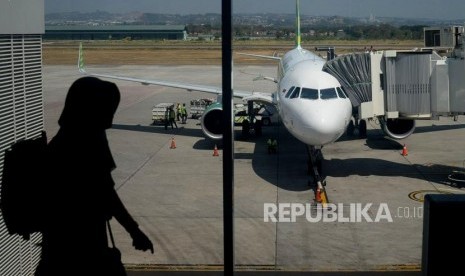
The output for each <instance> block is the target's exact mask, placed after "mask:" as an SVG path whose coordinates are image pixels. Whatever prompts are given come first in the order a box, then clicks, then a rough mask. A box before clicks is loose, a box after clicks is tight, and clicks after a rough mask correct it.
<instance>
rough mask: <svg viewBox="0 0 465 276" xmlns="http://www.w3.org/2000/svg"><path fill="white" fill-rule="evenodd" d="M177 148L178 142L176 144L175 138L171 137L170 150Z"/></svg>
mask: <svg viewBox="0 0 465 276" xmlns="http://www.w3.org/2000/svg"><path fill="white" fill-rule="evenodd" d="M175 148H176V142H174V137H171V146H170V149H175Z"/></svg>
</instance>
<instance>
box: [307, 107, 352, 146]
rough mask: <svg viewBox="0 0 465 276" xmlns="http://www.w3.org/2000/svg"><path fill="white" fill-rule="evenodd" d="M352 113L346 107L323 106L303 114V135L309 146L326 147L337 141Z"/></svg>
mask: <svg viewBox="0 0 465 276" xmlns="http://www.w3.org/2000/svg"><path fill="white" fill-rule="evenodd" d="M349 112H350V111H349V110H348V109H347V108H345V107H344V106H341V107H336V108H335V106H334V105H333V106H324V105H323V106H321V108H318V109H317V108H314V109H313V110H312V112H308V111H306V112H305V111H304V112H303V114H301V116H300V119H301V124H302V130H303V131H302V135H303V136H304V137H306V138H307V139H308V141H307V143H308V144H313V145H325V144H329V143H331V142H334V141H336V140H337V139H338V138H339V137H340V136H341V135H342V134H343V133H344V130H345V127H346V126H347V124H348V117H349V116H350V113H349Z"/></svg>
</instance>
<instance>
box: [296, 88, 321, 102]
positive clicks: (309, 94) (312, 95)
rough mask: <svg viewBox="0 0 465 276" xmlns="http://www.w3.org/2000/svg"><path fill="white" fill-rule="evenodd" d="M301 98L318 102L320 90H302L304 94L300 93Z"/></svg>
mask: <svg viewBox="0 0 465 276" xmlns="http://www.w3.org/2000/svg"><path fill="white" fill-rule="evenodd" d="M300 98H302V99H310V100H318V90H317V89H311V88H302V93H300Z"/></svg>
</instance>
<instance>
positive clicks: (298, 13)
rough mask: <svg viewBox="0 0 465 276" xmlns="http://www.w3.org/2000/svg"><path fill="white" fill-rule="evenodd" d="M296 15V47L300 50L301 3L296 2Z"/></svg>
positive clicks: (297, 0)
mask: <svg viewBox="0 0 465 276" xmlns="http://www.w3.org/2000/svg"><path fill="white" fill-rule="evenodd" d="M295 13H296V19H295V20H296V22H295V47H296V48H300V41H301V36H300V1H299V0H296V1H295Z"/></svg>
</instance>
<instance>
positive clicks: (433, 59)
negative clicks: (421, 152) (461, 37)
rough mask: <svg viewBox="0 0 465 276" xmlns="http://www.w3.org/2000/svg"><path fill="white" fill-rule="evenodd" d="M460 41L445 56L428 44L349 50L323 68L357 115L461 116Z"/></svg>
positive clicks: (463, 75)
mask: <svg viewBox="0 0 465 276" xmlns="http://www.w3.org/2000/svg"><path fill="white" fill-rule="evenodd" d="M459 46H460V47H458V48H456V49H454V52H453V54H452V55H451V56H450V57H442V56H440V55H439V54H438V53H436V52H435V51H433V50H430V49H429V50H410V51H376V52H367V53H354V54H348V55H343V56H338V57H336V58H335V59H332V60H329V61H328V62H327V63H326V65H325V66H324V68H323V70H324V71H326V72H328V73H330V74H331V75H333V76H334V77H336V78H337V79H338V80H339V82H340V83H341V85H342V86H343V88H344V89H345V91H346V92H347V94H348V96H349V98H350V100H351V102H352V105H353V106H354V111H355V112H354V118H356V119H371V118H375V117H378V118H379V117H381V118H382V119H390V118H391V119H396V118H399V119H438V117H439V116H456V115H462V114H464V113H465V60H464V56H465V54H464V49H463V44H460V45H459Z"/></svg>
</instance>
